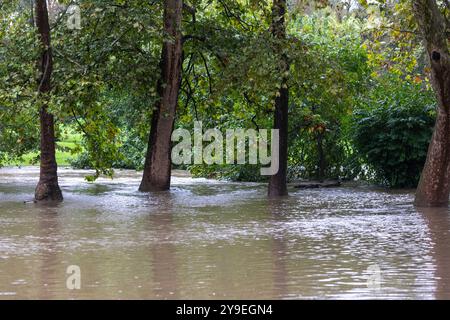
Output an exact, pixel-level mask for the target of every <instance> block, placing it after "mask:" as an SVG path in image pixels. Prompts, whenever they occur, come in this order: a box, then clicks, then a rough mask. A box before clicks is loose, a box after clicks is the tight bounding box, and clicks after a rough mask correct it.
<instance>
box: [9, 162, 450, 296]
mask: <svg viewBox="0 0 450 320" xmlns="http://www.w3.org/2000/svg"><path fill="white" fill-rule="evenodd" d="M59 173H60V185H61V187H62V190H63V193H64V196H65V200H64V202H63V203H61V204H58V205H41V204H34V203H32V202H26V203H24V201H29V200H31V199H32V196H33V192H34V187H35V184H36V182H37V175H38V171H37V168H23V169H17V168H3V169H0V299H19V298H32V299H35V298H40V299H86V298H88V299H90V298H106V299H247V298H248V299H298V298H300V299H315V298H320V299H367V298H375V299H378V298H389V299H434V298H439V299H443V298H447V299H448V298H450V218H449V212H448V210H446V209H443V210H439V209H435V210H430V209H428V210H419V211H418V210H416V209H415V208H414V207H413V205H412V200H413V193H412V192H410V191H400V192H395V191H386V190H383V189H377V188H373V187H367V186H366V187H364V186H353V187H352V186H344V187H340V188H332V189H311V190H297V189H292V190H291V193H290V196H289V197H288V198H285V199H283V200H268V199H267V198H266V187H265V185H263V184H252V183H229V182H218V181H213V180H206V179H192V178H189V177H182V176H178V177H174V178H173V181H172V182H173V188H172V190H171V191H170V192H160V193H153V194H150V195H149V194H145V193H139V192H138V191H137V188H138V185H139V182H140V174H139V173H135V172H132V171H119V172H117V177H116V178H115V179H114V180H109V179H100V180H99V181H97V182H96V183H87V182H85V181H84V179H83V177H84V176H85V175H86V174H87V172H86V171H75V170H70V169H63V168H61V169H60V170H59ZM74 265H75V266H78V267H79V268H80V271H81V274H80V278H79V279H80V289H79V290H77V289H75V290H69V289H68V286H67V282H69V287H70V284H73V283H75V282H71V281H72V280H73V278H71V277H72V276H73V274H70V273H69V274H68V273H67V269H68V267H69V266H74ZM69 271H70V270H69ZM68 278H70V279H71V280H70V281H67V280H68Z"/></svg>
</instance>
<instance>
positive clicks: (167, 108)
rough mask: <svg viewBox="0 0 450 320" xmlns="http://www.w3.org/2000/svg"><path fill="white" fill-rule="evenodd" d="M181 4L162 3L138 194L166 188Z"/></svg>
mask: <svg viewBox="0 0 450 320" xmlns="http://www.w3.org/2000/svg"><path fill="white" fill-rule="evenodd" d="M182 12H183V1H182V0H165V1H164V18H163V19H164V36H165V37H168V38H167V39H165V40H164V44H163V48H162V53H161V79H160V81H159V83H158V93H159V98H160V100H159V101H158V103H157V105H156V106H155V108H154V111H153V117H152V125H151V129H150V137H149V142H148V148H147V156H146V160H145V166H144V174H143V177H142V182H141V185H140V187H139V190H140V191H160V190H167V189H169V188H170V175H171V166H172V164H171V160H170V159H171V158H170V155H171V135H172V130H173V125H174V121H175V114H176V109H177V105H178V95H179V90H180V83H181V71H182V67H181V66H182V55H183V45H182V34H181V21H182Z"/></svg>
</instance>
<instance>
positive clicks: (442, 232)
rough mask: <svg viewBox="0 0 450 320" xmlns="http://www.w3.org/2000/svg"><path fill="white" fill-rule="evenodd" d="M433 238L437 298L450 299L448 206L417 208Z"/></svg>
mask: <svg viewBox="0 0 450 320" xmlns="http://www.w3.org/2000/svg"><path fill="white" fill-rule="evenodd" d="M417 211H418V212H420V214H421V215H422V216H423V219H424V220H425V222H426V224H427V226H428V229H429V232H430V238H431V246H432V247H431V252H432V256H433V259H434V261H435V270H436V271H435V279H436V292H435V297H436V299H450V214H449V210H448V209H447V208H417Z"/></svg>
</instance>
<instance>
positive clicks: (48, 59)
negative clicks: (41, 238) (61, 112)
mask: <svg viewBox="0 0 450 320" xmlns="http://www.w3.org/2000/svg"><path fill="white" fill-rule="evenodd" d="M36 26H37V29H38V33H39V37H40V41H41V45H42V50H43V51H42V55H41V59H40V61H39V68H40V77H39V87H38V93H39V94H46V93H48V92H50V89H51V74H52V71H53V57H52V50H51V46H50V26H49V23H48V10H47V3H46V0H37V1H36ZM39 117H40V127H41V159H40V160H41V166H40V175H39V183H38V185H37V187H36V192H35V199H36V200H37V201H42V200H56V201H60V200H62V199H63V197H62V193H61V189H60V188H59V185H58V173H57V169H58V166H57V164H56V158H55V130H54V119H53V115H52V114H50V113H48V112H47V105H45V104H44V105H42V106H41V108H40V111H39Z"/></svg>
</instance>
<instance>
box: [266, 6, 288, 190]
mask: <svg viewBox="0 0 450 320" xmlns="http://www.w3.org/2000/svg"><path fill="white" fill-rule="evenodd" d="M285 13H286V0H273V7H272V19H273V20H272V26H271V29H272V34H273V36H274V38H275V39H276V41H277V44H276V49H275V50H276V51H277V52H276V53H277V54H278V55H280V57H281V59H280V61H279V62H278V63H279V65H280V66H279V73H280V74H281V77H282V80H281V86H280V90H279V92H278V94H277V97H276V98H275V113H274V129H278V130H279V137H280V140H279V169H278V172H277V173H276V174H275V175H273V176H271V177H270V181H269V192H268V194H269V197H277V196H285V195H287V194H288V192H287V186H286V174H287V151H288V145H287V140H288V104H289V89H288V86H287V73H288V71H289V61H288V57H287V56H286V55H285V54H284V53H282V50H283V46H282V44H281V43H280V42H281V41H282V40H284V39H285V38H286V25H285Z"/></svg>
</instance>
